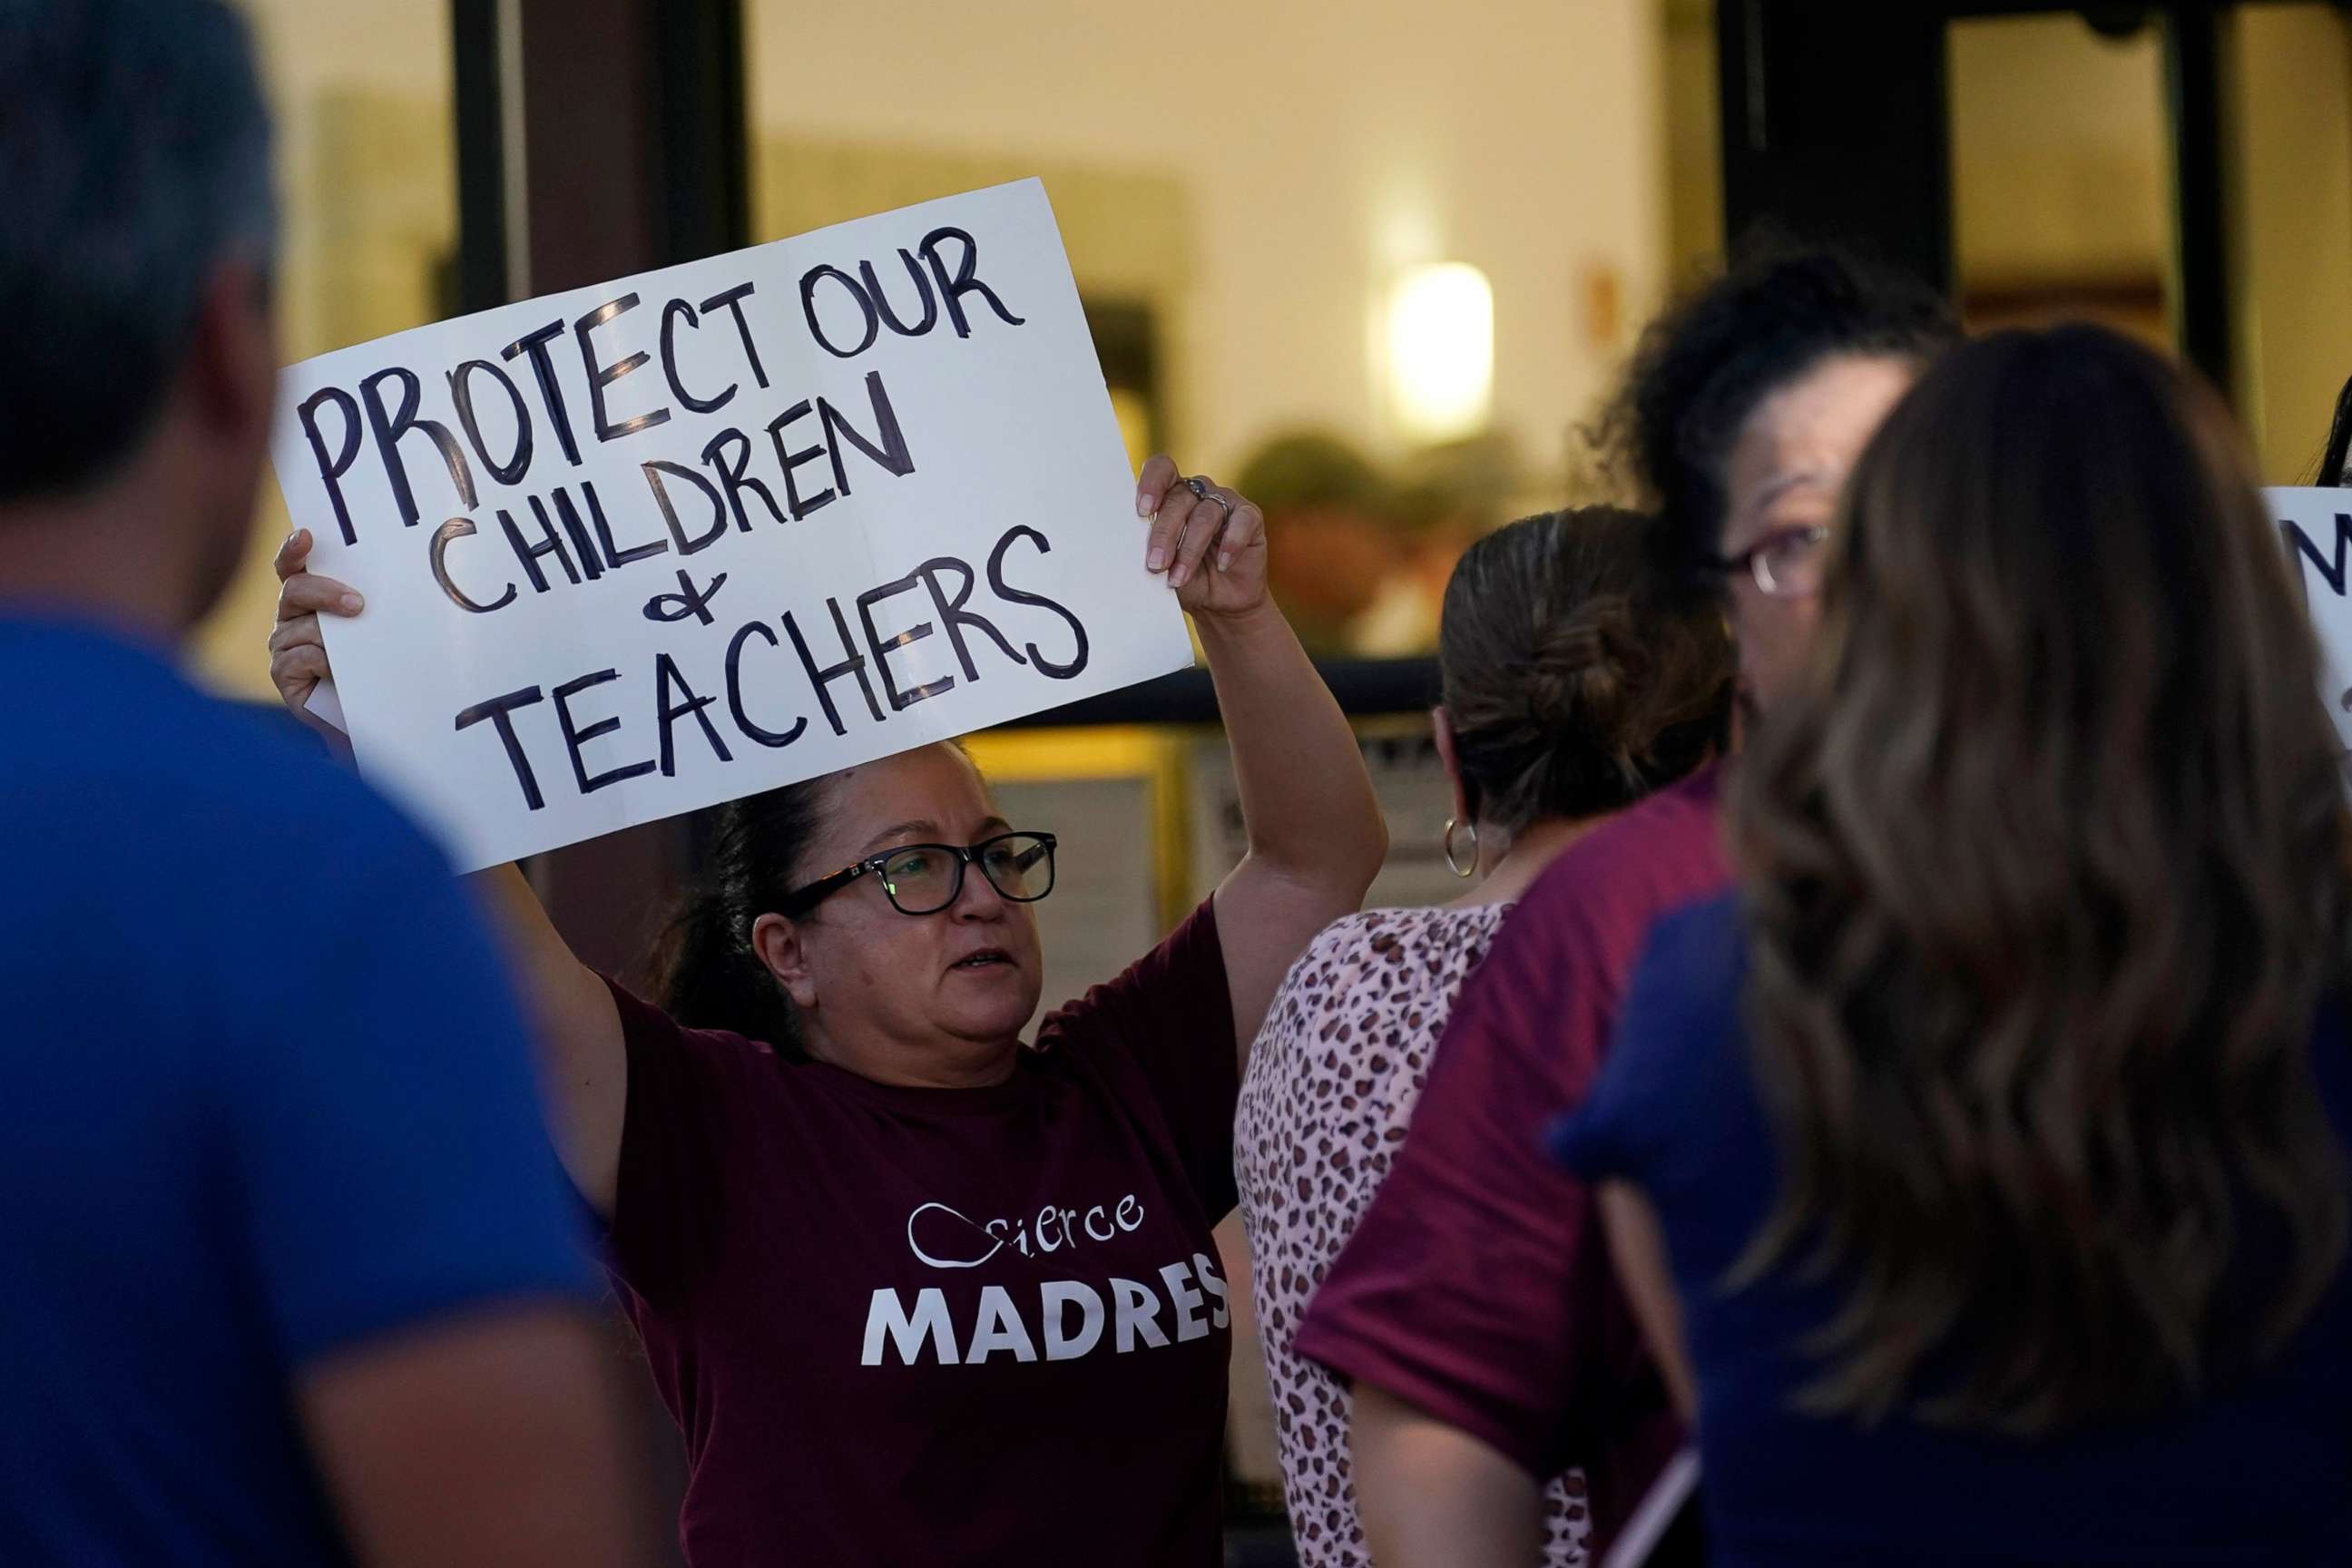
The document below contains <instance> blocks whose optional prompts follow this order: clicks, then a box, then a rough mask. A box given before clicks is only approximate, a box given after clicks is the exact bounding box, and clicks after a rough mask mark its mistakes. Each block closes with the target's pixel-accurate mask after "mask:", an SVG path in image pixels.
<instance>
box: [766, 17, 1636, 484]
mask: <svg viewBox="0 0 2352 1568" xmlns="http://www.w3.org/2000/svg"><path fill="white" fill-rule="evenodd" d="M748 9H749V16H750V22H751V34H752V41H751V49H752V62H753V65H752V70H751V118H752V121H753V123H754V124H755V125H756V126H758V127H759V129H760V135H761V142H762V144H763V145H767V144H771V143H774V142H814V143H828V142H829V143H846V144H850V145H855V146H861V147H866V146H882V147H891V146H896V147H900V148H904V149H907V150H908V151H909V152H910V153H913V154H915V155H917V156H919V157H933V156H937V155H939V154H942V153H949V154H958V155H962V156H968V157H974V158H980V159H984V160H986V161H987V162H988V163H989V164H990V166H991V167H992V168H993V167H1003V168H1006V169H1020V168H1022V167H1024V166H1026V165H1031V164H1034V165H1036V166H1038V167H1040V168H1042V169H1045V170H1046V171H1047V173H1048V180H1049V189H1051V188H1052V184H1051V181H1052V179H1053V174H1052V171H1053V170H1055V169H1057V168H1058V169H1083V170H1086V171H1090V172H1092V173H1093V174H1095V175H1097V176H1098V177H1099V178H1100V179H1101V180H1102V181H1104V182H1105V183H1106V184H1109V183H1115V182H1116V180H1117V179H1118V177H1120V176H1123V175H1124V176H1135V177H1139V178H1142V179H1146V180H1164V181H1170V182H1173V184H1174V186H1175V188H1176V189H1177V190H1179V191H1180V192H1181V203H1182V213H1183V215H1184V216H1186V217H1188V218H1189V229H1188V230H1185V231H1180V233H1179V234H1178V235H1177V236H1175V237H1173V238H1172V239H1171V243H1172V244H1174V245H1176V246H1177V247H1179V254H1178V257H1177V258H1176V264H1175V265H1174V266H1173V267H1172V268H1171V270H1172V271H1175V272H1178V273H1181V276H1182V277H1183V279H1185V281H1184V283H1183V285H1182V287H1181V291H1180V294H1179V296H1178V297H1177V298H1176V299H1175V300H1173V301H1172V302H1171V306H1170V308H1169V316H1170V321H1171V328H1172V331H1171V341H1170V342H1168V343H1167V345H1166V347H1167V349H1168V350H1169V354H1168V357H1169V360H1170V362H1171V364H1170V368H1171V372H1172V375H1171V388H1170V390H1171V404H1172V406H1171V409H1170V414H1171V424H1172V426H1173V428H1174V429H1175V430H1176V432H1177V433H1178V436H1179V437H1180V439H1181V440H1182V441H1183V443H1184V444H1185V447H1186V452H1185V461H1187V462H1188V463H1192V464H1195V465H1197V466H1200V467H1203V468H1228V469H1229V468H1231V466H1232V465H1233V464H1234V462H1235V461H1237V460H1238V459H1239V458H1241V457H1242V456H1243V455H1244V452H1245V451H1246V450H1247V449H1248V447H1250V446H1251V445H1252V444H1253V443H1255V441H1256V440H1258V439H1259V438H1261V437H1264V436H1265V435H1266V434H1268V433H1270V432H1271V431H1272V430H1273V429H1274V428H1276V426H1281V425H1283V424H1286V423H1288V422H1292V421H1311V422H1314V423H1318V424H1322V425H1327V426H1333V427H1336V428H1337V429H1338V430H1339V432H1341V433H1342V434H1344V435H1348V436H1350V437H1355V438H1356V439H1358V440H1360V441H1363V442H1365V443H1367V444H1369V445H1372V446H1374V447H1383V446H1386V445H1388V444H1389V438H1390V432H1389V430H1388V427H1387V425H1386V422H1385V419H1384V416H1383V412H1382V407H1381V395H1380V388H1379V385H1378V383H1377V382H1376V379H1375V375H1374V371H1373V367H1372V363H1371V362H1372V354H1371V348H1370V327H1371V321H1372V315H1373V310H1374V306H1375V300H1376V296H1377V295H1378V293H1379V291H1380V290H1381V288H1382V286H1383V285H1384V283H1385V280H1386V278H1387V276H1388V274H1389V272H1390V270H1391V268H1394V267H1396V266H1399V265H1402V264H1405V263H1410V262H1412V261H1417V260H1431V259H1454V260H1465V261H1469V262H1472V263H1474V264H1475V265H1476V266H1478V267H1479V268H1483V269H1484V270H1485V271H1486V274H1487V276H1488V277H1489V279H1491V280H1492V282H1493V284H1494V289H1495V313H1496V356H1495V359H1496V365H1495V380H1496V395H1495V402H1496V416H1497V419H1498V421H1499V422H1500V423H1501V424H1502V425H1504V426H1506V427H1507V428H1508V429H1509V430H1510V431H1511V432H1512V433H1513V434H1514V435H1515V436H1516V437H1517V439H1518V440H1519V442H1520V443H1521V447H1522V450H1523V451H1524V452H1525V453H1526V454H1527V456H1528V459H1529V461H1530V463H1531V464H1532V465H1533V466H1534V467H1535V468H1538V470H1539V471H1541V472H1544V473H1547V474H1549V473H1555V472H1557V471H1558V470H1559V468H1560V466H1561V464H1562V461H1563V459H1564V456H1565V451H1566V441H1565V437H1566V432H1567V429H1568V427H1569V426H1570V423H1571V421H1572V420H1575V419H1578V418H1580V417H1581V416H1584V415H1585V414H1586V413H1587V412H1588V411H1589V407H1590V405H1591V402H1592V400H1593V398H1594V396H1595V395H1596V394H1597V393H1598V392H1599V391H1600V390H1601V387H1602V386H1603V384H1604V383H1605V380H1606V377H1607V375H1608V373H1609V371H1610V369H1611V368H1612V360H1613V358H1614V355H1615V353H1616V351H1617V350H1618V349H1619V348H1620V347H1622V327H1623V326H1624V325H1627V324H1630V322H1631V321H1633V320H1637V319H1638V316H1639V313H1640V312H1641V311H1642V310H1644V309H1645V308H1646V306H1647V305H1648V303H1649V302H1650V301H1652V300H1654V298H1655V296H1656V294H1657V291H1658V286H1659V279H1660V273H1661V268H1662V258H1663V244H1664V228H1665V218H1664V150H1663V138H1662V134H1661V130H1662V118H1663V116H1662V112H1661V110H1660V106H1659V105H1660V91H1661V88H1660V76H1661V68H1662V64H1661V58H1660V53H1661V35H1662V26H1663V23H1662V17H1661V14H1660V12H1659V9H1658V6H1657V4H1656V0H1573V3H1570V4H1559V3H1542V0H1461V3H1458V4H1455V5H1448V6H1445V7H1443V8H1441V9H1439V10H1437V11H1432V10H1431V8H1430V7H1429V6H1428V5H1425V4H1422V3H1419V0H1360V3H1359V4H1354V5H1346V6H1338V5H1300V4H1279V5H1267V4H1263V3H1262V0H1193V3H1192V4H1190V5H1183V6H1135V5H1095V4H1077V3H1076V0H997V3H995V4H992V5H974V6H955V7H949V6H942V5H934V4H930V3H929V0H866V3H863V4H860V5H841V6H813V5H802V4H799V3H798V0H751V5H750V6H749V8H748ZM886 62H887V63H886ZM1073 248H1074V249H1075V248H1076V247H1073ZM1596 269H1599V270H1602V271H1606V272H1608V273H1612V274H1614V275H1615V277H1616V279H1618V280H1619V282H1620V285H1621V289H1620V292H1621V296H1622V299H1623V300H1624V301H1625V308H1624V309H1623V310H1621V311H1620V312H1619V316H1620V328H1621V331H1620V334H1619V336H1618V339H1617V341H1612V342H1601V343H1595V342H1591V340H1590V338H1589V336H1588V333H1587V321H1588V314H1587V311H1588V299H1589V292H1588V290H1589V287H1590V285H1589V279H1590V278H1591V275H1592V273H1593V272H1594V271H1595V270H1596Z"/></svg>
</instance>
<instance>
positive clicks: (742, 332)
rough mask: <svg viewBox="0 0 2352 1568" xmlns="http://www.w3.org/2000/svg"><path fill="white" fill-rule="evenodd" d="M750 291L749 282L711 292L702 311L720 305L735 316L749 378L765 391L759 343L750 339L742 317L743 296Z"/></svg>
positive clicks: (766, 380)
mask: <svg viewBox="0 0 2352 1568" xmlns="http://www.w3.org/2000/svg"><path fill="white" fill-rule="evenodd" d="M751 291H752V290H751V284H749V283H738V284H736V285H735V287H733V288H732V289H728V290H727V292H725V293H724V294H713V295H712V296H711V297H710V298H709V299H708V300H704V301H703V302H702V313H703V314H704V315H706V316H707V315H709V314H710V312H711V311H713V310H717V309H719V306H721V305H724V306H726V307H727V310H728V312H729V313H730V314H731V315H732V316H733V317H734V318H735V332H736V335H737V336H738V337H740V338H741V339H742V340H743V357H744V358H745V359H747V360H749V361H751V379H752V380H753V381H756V382H758V383H759V384H760V390H761V391H762V392H765V391H766V390H767V389H768V373H767V372H766V371H765V370H762V369H761V367H760V349H759V345H758V344H756V343H754V342H752V341H751V323H750V322H749V321H745V320H744V319H743V297H744V296H745V295H747V294H749V293H751Z"/></svg>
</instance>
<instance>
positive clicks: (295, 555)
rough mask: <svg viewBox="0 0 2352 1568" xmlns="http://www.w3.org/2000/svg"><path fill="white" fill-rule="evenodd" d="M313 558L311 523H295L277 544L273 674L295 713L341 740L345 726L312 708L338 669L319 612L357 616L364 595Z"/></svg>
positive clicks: (271, 653)
mask: <svg viewBox="0 0 2352 1568" xmlns="http://www.w3.org/2000/svg"><path fill="white" fill-rule="evenodd" d="M309 562H310V530H309V529H307V528H298V529H296V530H295V531H293V532H292V533H289V534H288V535H287V536H286V542H285V543H283V544H281V545H279V546H278V559H277V561H276V562H275V563H274V564H275V565H276V566H277V568H278V584H279V587H278V625H277V626H275V627H273V628H272V629H271V631H270V633H269V679H270V681H271V683H272V684H274V685H275V686H276V687H277V688H278V700H280V701H282V702H284V703H285V704H286V706H287V708H288V709H289V710H290V711H291V712H292V713H293V715H294V717H296V718H297V719H299V720H301V721H302V722H303V723H305V724H308V725H309V726H310V728H311V729H313V730H316V731H319V733H320V734H322V735H324V736H326V737H327V738H328V739H329V740H330V741H333V742H337V743H339V744H340V743H341V742H342V740H343V735H342V732H341V731H339V730H337V729H336V728H335V727H334V726H333V725H331V724H330V723H328V722H327V721H325V720H323V719H320V717H319V716H318V715H316V714H314V713H312V712H311V711H310V694H311V693H312V692H313V691H316V690H317V689H319V682H320V681H321V680H325V679H329V678H330V677H331V676H332V675H333V673H334V672H333V671H332V670H331V669H330V668H328V666H327V646H326V644H325V643H324V642H322V641H321V640H320V637H319V617H320V616H356V615H358V614H359V613H360V609H361V607H362V601H361V599H360V596H359V595H358V594H357V593H355V592H354V591H353V590H352V589H351V588H350V587H348V586H346V585H345V584H341V583H338V582H336V581H335V580H334V579H333V578H332V577H321V576H320V575H319V574H316V573H314V572H312V571H311V570H310V566H309Z"/></svg>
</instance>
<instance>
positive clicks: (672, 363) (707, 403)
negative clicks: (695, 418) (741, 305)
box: [661, 300, 737, 414]
mask: <svg viewBox="0 0 2352 1568" xmlns="http://www.w3.org/2000/svg"><path fill="white" fill-rule="evenodd" d="M680 316H684V317H685V318H686V324H687V325H688V326H689V327H696V328H699V327H700V326H701V325H702V321H701V319H700V318H699V317H698V316H696V315H695V313H694V307H693V306H691V305H689V304H688V303H687V302H686V301H685V300H671V301H670V302H669V303H668V304H667V305H664V306H663V307H662V322H661V363H662V379H663V380H665V381H667V382H668V383H669V395H671V396H672V397H675V398H677V400H678V401H679V402H680V403H683V404H685V405H687V406H688V408H690V409H692V410H693V411H694V412H695V413H697V414H712V413H716V412H717V411H718V410H719V409H721V408H724V407H726V406H727V404H728V401H729V399H730V398H732V397H733V396H734V395H735V390H736V386H737V383H735V382H731V381H730V382H729V383H728V384H727V390H726V391H724V392H722V393H720V394H719V395H718V396H716V397H709V398H704V397H697V396H695V395H694V394H692V393H690V392H688V391H687V389H686V384H684V383H683V382H681V381H679V380H678V379H677V341H676V335H677V319H678V318H679V317H680Z"/></svg>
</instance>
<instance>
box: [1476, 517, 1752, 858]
mask: <svg viewBox="0 0 2352 1568" xmlns="http://www.w3.org/2000/svg"><path fill="white" fill-rule="evenodd" d="M1646 527H1647V524H1646V521H1645V520H1644V519H1643V518H1642V517H1641V516H1639V515H1638V514H1635V513H1633V512H1627V511H1622V510H1616V509H1614V508H1608V507H1590V508H1586V509H1583V510H1579V511H1574V512H1546V513H1543V514H1541V515H1540V516H1537V517H1532V518H1525V519H1522V520H1521V521H1517V522H1515V523H1512V524H1510V525H1508V526H1507V527H1505V528H1502V529H1498V530H1497V531H1495V532H1493V533H1491V534H1488V535H1487V536H1486V538H1484V539H1482V540H1480V541H1478V542H1476V543H1475V544H1474V545H1472V546H1471V547H1470V549H1469V550H1467V551H1465V552H1464V554H1463V557H1462V560H1461V562H1460V563H1458V564H1457V565H1456V566H1455V568H1454V580H1453V582H1452V583H1450V584H1448V585H1447V587H1446V594H1445V615H1444V622H1443V623H1442V625H1441V626H1440V627H1439V631H1438V644H1439V651H1438V658H1439V662H1440V664H1441V665H1442V667H1443V670H1444V682H1445V707H1446V711H1447V715H1448V717H1449V719H1450V721H1451V722H1452V725H1453V730H1454V755H1455V758H1456V760H1457V762H1458V763H1459V764H1460V766H1461V769H1462V776H1463V782H1464V784H1465V788H1466V789H1467V790H1468V792H1469V795H1470V799H1471V802H1472V805H1473V806H1474V808H1475V809H1476V810H1477V811H1478V812H1479V813H1480V814H1481V815H1482V816H1484V817H1486V819H1488V820H1492V821H1494V822H1496V823H1497V824H1499V825H1501V826H1506V827H1507V828H1513V829H1516V828H1517V827H1520V826H1525V825H1526V824H1527V823H1528V822H1532V821H1534V820H1536V819H1537V818H1538V817H1580V816H1593V815H1596V814H1599V813H1601V812H1607V811H1614V810H1616V809H1618V808H1619V807H1621V806H1624V805H1631V804H1632V803H1633V801H1635V800H1637V799H1639V798H1640V797H1641V796H1642V795H1643V794H1645V793H1646V792H1647V791H1649V790H1650V789H1652V788H1654V787H1655V786H1656V785H1658V784H1664V783H1668V782H1670V781H1672V780H1674V779H1675V778H1678V777H1680V776H1682V774H1684V773H1687V772H1689V771H1690V770H1691V769H1692V768H1693V767H1696V765H1697V764H1698V763H1699V762H1700V761H1701V760H1702V759H1703V758H1704V757H1705V756H1706V755H1707V754H1708V752H1710V750H1711V749H1712V748H1713V747H1714V745H1715V744H1716V743H1717V742H1718V741H1719V740H1720V739H1721V734H1722V729H1723V721H1724V719H1725V718H1726V716H1727V713H1728V710H1729V698H1728V692H1729V689H1730V668H1731V651H1730V646H1729V641H1728V638H1727V635H1726V633H1725V631H1724V628H1723V617H1722V616H1721V615H1720V614H1719V613H1715V612H1706V613H1692V612H1690V611H1687V610H1673V609H1667V608H1664V607H1663V606H1658V605H1653V604H1652V603H1651V602H1650V600H1649V597H1648V595H1647V592H1646V584H1645V580H1644V574H1643V563H1642V551H1643V542H1644V541H1643V535H1644V532H1645V531H1646Z"/></svg>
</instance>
